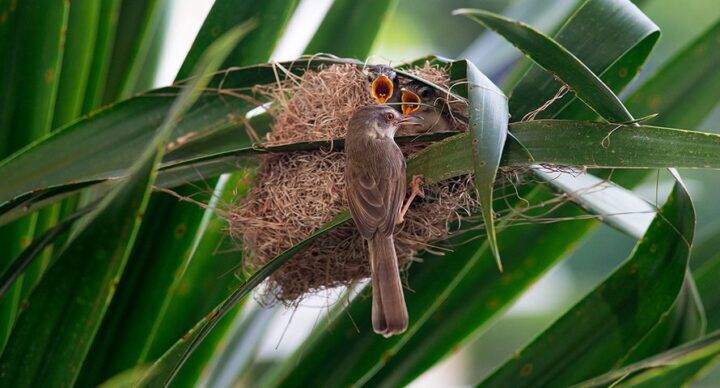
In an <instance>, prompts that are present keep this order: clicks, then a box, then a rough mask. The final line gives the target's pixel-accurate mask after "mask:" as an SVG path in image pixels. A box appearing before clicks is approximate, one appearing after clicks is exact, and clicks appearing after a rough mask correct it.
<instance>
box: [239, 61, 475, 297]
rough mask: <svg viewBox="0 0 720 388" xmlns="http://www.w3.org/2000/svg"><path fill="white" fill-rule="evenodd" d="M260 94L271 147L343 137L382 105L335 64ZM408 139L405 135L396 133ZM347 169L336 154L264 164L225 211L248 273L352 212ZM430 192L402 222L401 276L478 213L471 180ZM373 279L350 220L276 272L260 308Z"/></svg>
mask: <svg viewBox="0 0 720 388" xmlns="http://www.w3.org/2000/svg"><path fill="white" fill-rule="evenodd" d="M409 72H410V73H413V74H414V75H417V76H419V77H421V78H423V79H426V80H428V81H431V82H433V83H435V84H437V85H440V86H442V87H445V88H448V87H449V86H450V85H449V82H450V81H449V76H448V75H447V72H446V71H445V70H444V69H442V68H438V67H433V66H430V65H429V64H425V65H424V66H422V67H416V68H414V69H411V70H409ZM256 93H260V94H263V95H265V96H269V97H271V99H272V100H274V102H275V104H274V106H275V107H274V108H273V110H272V111H271V114H272V115H273V117H274V123H273V125H272V127H271V130H270V132H269V133H268V134H267V135H266V136H265V138H264V140H263V143H264V144H265V145H280V144H288V143H295V142H301V141H313V140H332V139H338V138H344V137H345V133H346V130H347V128H346V127H347V124H348V122H349V120H350V117H351V116H352V114H353V112H355V110H356V109H357V108H358V107H361V106H365V105H369V104H373V103H375V101H374V100H373V98H372V97H371V94H370V81H369V80H368V76H367V75H366V74H365V73H364V72H363V71H362V69H360V68H358V67H357V66H354V65H341V64H335V65H330V66H327V67H324V68H321V69H319V70H317V71H311V70H308V71H306V72H305V73H304V74H303V75H302V76H295V75H292V74H290V72H287V73H286V78H285V79H283V80H280V81H278V82H277V83H276V84H274V85H266V86H258V87H257V89H256ZM453 105H456V104H453ZM462 109H467V107H466V106H464V107H463V106H460V107H457V106H454V107H453V111H458V112H462ZM451 121H452V123H451V128H442V130H448V129H449V130H454V131H464V130H465V124H463V123H462V122H460V121H455V120H451ZM435 130H436V128H433V131H435ZM403 131H406V132H403ZM410 134H413V133H410V132H407V130H401V131H400V132H399V133H398V135H410ZM425 146H427V144H425V145H422V144H416V143H413V144H407V145H401V148H402V149H403V152H404V153H405V155H406V157H407V156H409V155H412V154H413V153H414V152H417V151H419V150H420V149H422V148H424V147H425ZM344 170H345V155H344V152H343V151H342V150H341V149H337V148H336V149H327V150H318V151H303V152H292V153H285V154H268V155H265V156H263V159H262V160H261V163H260V167H259V169H258V171H257V174H256V177H255V180H254V185H253V186H252V188H251V189H250V191H249V193H248V194H247V196H246V197H245V198H243V199H239V200H238V201H239V203H238V204H236V205H234V207H232V208H231V209H229V211H227V213H226V214H227V217H228V224H229V233H230V235H231V237H232V238H233V239H235V240H236V241H238V242H239V243H240V244H241V246H242V249H243V250H244V251H245V252H244V253H245V255H244V257H245V261H244V262H243V270H244V271H246V272H254V271H255V270H257V269H258V268H260V267H262V266H263V265H264V264H266V263H267V262H268V261H270V260H271V259H272V258H274V257H276V256H277V255H278V254H280V253H282V252H283V251H284V250H286V249H288V248H290V247H291V246H293V245H295V244H297V243H299V242H301V241H302V240H304V239H305V238H306V237H308V236H309V235H311V234H312V233H313V232H315V231H316V230H317V229H319V228H320V227H322V226H323V225H325V224H326V223H328V222H330V221H332V220H333V219H334V218H335V217H336V216H337V215H338V214H340V213H342V212H343V211H346V210H347V209H348V204H347V198H346V195H345V180H344ZM424 189H425V193H426V196H425V198H424V199H420V198H418V199H416V200H415V201H414V202H413V204H412V206H411V207H410V210H409V211H408V213H407V216H406V219H405V222H404V223H403V224H401V225H398V227H397V229H396V231H395V243H396V250H397V256H398V260H399V264H400V266H401V268H405V267H407V266H408V265H409V264H410V263H411V262H412V261H413V257H415V256H416V255H417V252H418V251H419V250H423V249H424V250H428V251H431V252H433V251H434V250H433V248H434V247H433V243H435V242H438V241H440V240H444V239H446V238H447V237H448V236H449V235H450V234H451V233H452V230H451V229H452V228H453V225H455V226H456V225H458V221H459V220H460V219H461V218H462V217H463V216H466V215H469V214H470V212H472V211H474V210H476V209H477V207H478V203H477V202H476V200H475V195H474V188H473V182H472V179H471V178H470V177H467V176H466V177H460V178H456V179H452V180H448V181H445V182H441V183H438V184H433V185H429V186H428V185H426V186H425V187H424ZM369 276H370V266H369V261H368V258H367V247H366V244H365V242H364V241H363V239H362V238H361V237H360V235H359V234H358V232H357V231H356V229H355V225H354V224H353V223H352V222H348V223H346V224H344V225H342V226H340V227H338V228H336V229H334V230H332V231H331V232H329V233H327V234H326V235H324V236H322V237H320V238H318V239H317V240H315V241H314V242H312V243H311V244H310V245H309V246H308V247H306V248H304V249H303V250H302V251H300V252H298V253H297V254H296V255H295V256H294V257H293V258H292V259H291V260H290V261H288V262H287V263H286V264H285V265H284V266H282V267H281V268H280V269H279V270H277V271H275V272H274V273H273V274H272V275H271V276H270V278H269V284H268V286H267V287H266V291H265V294H264V295H262V296H263V298H262V301H264V302H265V303H273V302H280V303H284V304H288V305H293V304H297V303H298V302H299V301H300V300H302V298H303V297H304V296H306V295H308V294H311V293H315V292H318V291H321V290H323V289H327V288H332V287H337V286H348V285H352V284H354V283H356V282H358V281H360V280H362V279H366V278H368V277H369Z"/></svg>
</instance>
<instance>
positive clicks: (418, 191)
mask: <svg viewBox="0 0 720 388" xmlns="http://www.w3.org/2000/svg"><path fill="white" fill-rule="evenodd" d="M423 184H424V182H423V177H422V175H413V177H412V179H411V180H410V189H411V191H410V198H408V200H407V201H406V202H405V206H403V208H402V209H401V210H400V216H398V219H397V224H402V223H403V222H404V221H405V213H407V211H408V209H409V208H410V204H411V203H412V201H413V200H414V199H415V197H420V198H425V190H423Z"/></svg>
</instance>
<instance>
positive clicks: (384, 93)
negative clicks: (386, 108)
mask: <svg viewBox="0 0 720 388" xmlns="http://www.w3.org/2000/svg"><path fill="white" fill-rule="evenodd" d="M370 94H372V96H373V98H374V99H376V100H377V102H378V103H380V104H384V103H385V101H387V100H389V99H390V97H392V95H393V83H392V81H390V78H388V77H387V76H385V75H381V76H378V77H377V78H375V80H374V81H373V82H372V85H371V87H370Z"/></svg>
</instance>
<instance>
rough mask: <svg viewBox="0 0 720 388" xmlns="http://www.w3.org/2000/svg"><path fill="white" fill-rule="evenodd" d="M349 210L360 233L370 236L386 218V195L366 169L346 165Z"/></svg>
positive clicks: (366, 236)
mask: <svg viewBox="0 0 720 388" xmlns="http://www.w3.org/2000/svg"><path fill="white" fill-rule="evenodd" d="M345 179H346V181H347V196H348V203H349V204H350V212H351V213H352V218H353V220H355V225H357V228H358V230H359V231H360V234H361V235H362V236H363V237H365V238H372V236H373V235H374V234H375V231H376V230H377V228H378V226H379V225H380V224H382V223H383V221H384V218H386V216H387V215H386V213H385V212H386V206H385V200H386V198H385V197H386V196H385V195H383V193H382V191H381V190H380V185H379V183H380V182H378V181H377V180H376V179H375V178H373V177H372V176H371V175H370V174H369V173H368V171H367V170H366V169H362V168H357V167H353V166H352V165H348V168H347V173H346V177H345Z"/></svg>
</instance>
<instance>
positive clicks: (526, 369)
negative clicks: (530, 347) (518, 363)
mask: <svg viewBox="0 0 720 388" xmlns="http://www.w3.org/2000/svg"><path fill="white" fill-rule="evenodd" d="M532 370H533V366H532V364H529V363H528V364H525V365H523V367H522V369H520V373H521V374H522V375H523V376H527V375H529V374H530V373H532Z"/></svg>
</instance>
